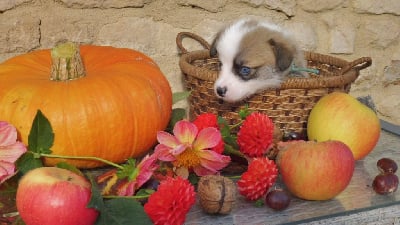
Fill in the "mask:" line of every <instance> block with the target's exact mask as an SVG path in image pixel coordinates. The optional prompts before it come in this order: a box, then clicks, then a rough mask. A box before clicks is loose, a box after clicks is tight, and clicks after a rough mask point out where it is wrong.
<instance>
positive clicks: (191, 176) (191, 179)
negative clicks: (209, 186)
mask: <svg viewBox="0 0 400 225" xmlns="http://www.w3.org/2000/svg"><path fill="white" fill-rule="evenodd" d="M188 180H189V182H190V183H191V184H193V185H197V184H198V183H199V180H200V177H198V176H197V175H196V174H195V173H190V174H189V177H188Z"/></svg>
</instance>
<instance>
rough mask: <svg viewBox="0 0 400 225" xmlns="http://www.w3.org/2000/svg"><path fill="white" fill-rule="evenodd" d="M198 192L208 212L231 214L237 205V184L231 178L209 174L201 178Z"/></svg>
mask: <svg viewBox="0 0 400 225" xmlns="http://www.w3.org/2000/svg"><path fill="white" fill-rule="evenodd" d="M197 192H198V195H199V200H200V206H201V207H202V208H203V210H204V211H205V212H206V213H210V214H229V213H230V212H231V210H232V208H233V206H234V205H235V200H236V185H235V184H234V183H233V181H232V180H231V179H229V178H226V177H223V176H218V175H208V176H203V177H201V178H200V181H199V183H198V187H197Z"/></svg>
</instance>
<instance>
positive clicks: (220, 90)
mask: <svg viewBox="0 0 400 225" xmlns="http://www.w3.org/2000/svg"><path fill="white" fill-rule="evenodd" d="M226 91H227V88H226V87H217V94H218V95H219V96H220V97H224V96H225V94H226Z"/></svg>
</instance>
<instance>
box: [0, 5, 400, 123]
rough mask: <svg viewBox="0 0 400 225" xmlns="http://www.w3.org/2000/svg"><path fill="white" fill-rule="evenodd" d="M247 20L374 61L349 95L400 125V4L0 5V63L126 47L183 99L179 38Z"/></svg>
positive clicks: (192, 46) (307, 44) (310, 46)
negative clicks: (31, 55) (62, 46)
mask: <svg viewBox="0 0 400 225" xmlns="http://www.w3.org/2000/svg"><path fill="white" fill-rule="evenodd" d="M242 16H253V17H258V18H266V19H268V20H270V21H272V22H275V23H277V24H280V25H281V26H283V27H285V28H286V29H289V30H291V31H292V32H293V33H294V34H295V37H296V38H297V39H298V41H299V43H300V44H301V46H302V48H303V49H304V50H309V51H315V52H320V53H323V54H331V55H333V56H336V57H340V58H343V59H346V60H354V59H356V58H358V57H362V56H370V57H372V59H373V65H372V66H371V67H369V68H368V69H365V70H363V71H362V73H361V75H360V77H359V78H358V79H357V81H356V82H355V83H354V85H353V87H352V90H351V92H352V94H353V95H355V96H359V95H367V94H369V95H371V96H372V97H373V99H374V101H375V103H376V105H377V109H378V111H379V115H380V117H382V118H385V119H388V120H390V121H392V122H395V123H397V124H400V110H399V108H400V100H399V96H400V42H399V40H398V39H399V36H400V1H398V0H381V1H375V0H350V1H345V0H329V1H326V0H280V1H279V0H1V1H0V61H3V60H6V59H7V58H10V57H12V56H14V55H17V54H21V53H25V52H29V51H32V50H35V49H42V48H51V47H52V46H53V45H54V44H55V43H58V42H60V41H63V40H71V41H75V42H79V43H86V44H96V45H112V46H115V47H127V48H132V49H136V50H139V51H142V52H144V53H145V54H147V55H149V56H150V57H152V58H153V59H154V60H155V61H156V62H157V63H158V64H159V66H160V67H161V70H162V71H163V72H164V73H165V74H166V76H167V78H168V79H169V81H170V83H171V86H172V88H173V91H180V90H182V88H183V85H182V81H181V74H180V70H179V67H178V59H179V56H178V50H177V47H176V44H175V37H176V34H177V33H178V32H181V31H191V32H194V33H196V34H199V35H200V36H202V37H204V38H205V39H206V40H207V41H211V40H212V37H213V35H214V34H215V33H216V31H217V30H218V29H219V28H220V27H221V26H223V25H224V24H226V23H228V22H230V21H232V20H234V19H237V18H240V17H242ZM184 44H185V46H186V47H187V48H188V49H189V50H197V49H201V46H200V45H198V44H197V43H195V42H193V41H190V40H186V39H185V41H184Z"/></svg>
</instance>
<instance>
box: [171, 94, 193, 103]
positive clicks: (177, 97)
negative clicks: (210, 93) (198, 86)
mask: <svg viewBox="0 0 400 225" xmlns="http://www.w3.org/2000/svg"><path fill="white" fill-rule="evenodd" d="M189 96H190V91H182V92H175V93H173V94H172V104H175V103H177V102H179V101H182V100H185V99H187V98H188V97H189Z"/></svg>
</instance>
